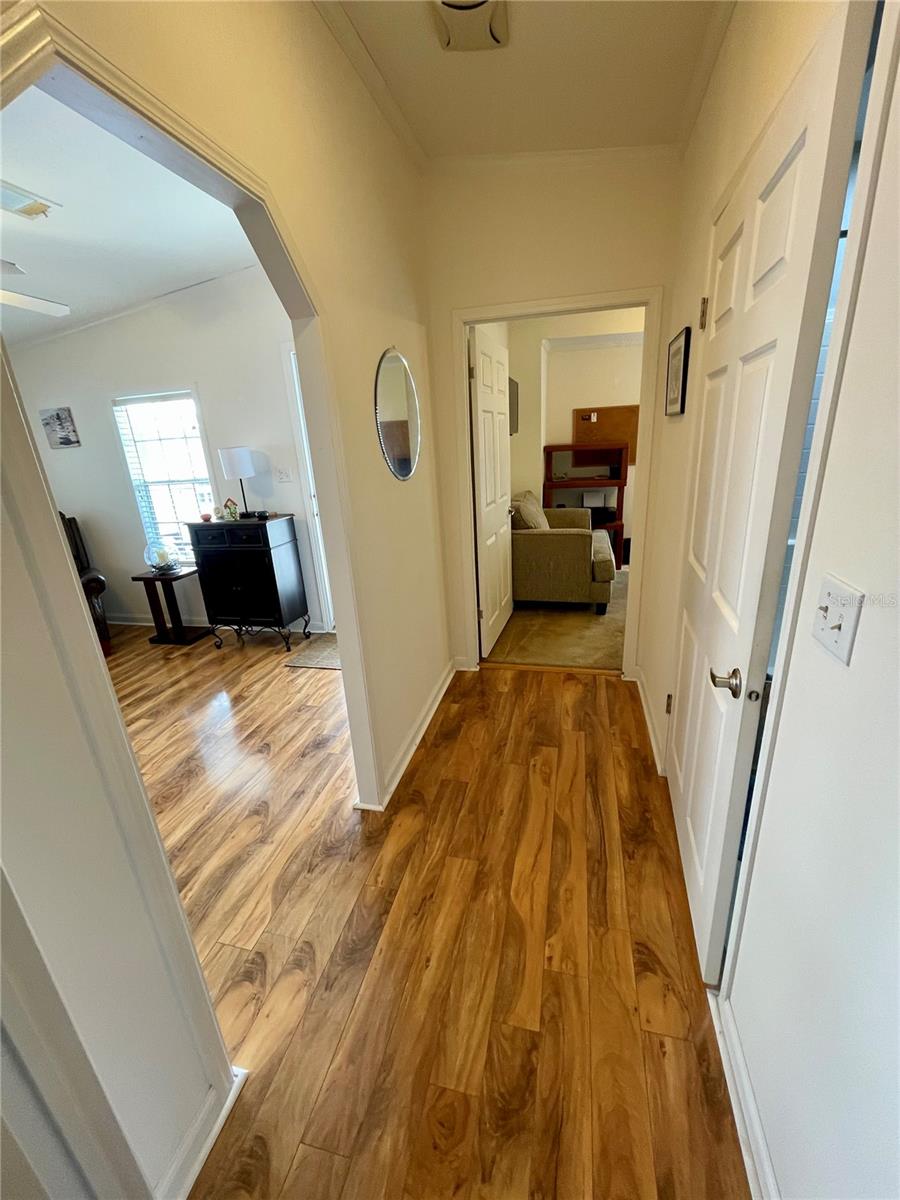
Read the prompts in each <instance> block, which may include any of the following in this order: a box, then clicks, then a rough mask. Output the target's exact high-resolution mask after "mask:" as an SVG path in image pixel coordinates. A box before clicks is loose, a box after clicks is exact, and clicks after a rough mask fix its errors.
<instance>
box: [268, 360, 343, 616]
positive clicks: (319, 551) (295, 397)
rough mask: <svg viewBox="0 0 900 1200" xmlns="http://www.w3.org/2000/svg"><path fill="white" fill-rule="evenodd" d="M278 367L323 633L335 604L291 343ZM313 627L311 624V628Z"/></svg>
mask: <svg viewBox="0 0 900 1200" xmlns="http://www.w3.org/2000/svg"><path fill="white" fill-rule="evenodd" d="M281 366H282V369H283V371H284V379H285V386H286V388H287V393H288V409H289V410H290V414H291V432H292V433H293V435H294V451H295V453H296V455H297V465H298V470H299V477H300V478H299V482H300V489H301V491H302V492H303V511H304V515H305V517H306V528H307V536H308V538H309V549H310V553H311V555H312V561H313V574H314V575H315V581H316V591H317V592H318V597H319V611H320V613H321V615H322V620H321V626H322V631H324V630H329V631H330V630H333V629H334V605H333V604H332V601H331V584H330V583H329V581H328V561H327V558H326V555H325V539H324V536H323V534H322V519H321V516H320V515H319V510H318V507H317V497H316V485H315V471H314V469H313V465H312V452H311V450H310V448H309V431H308V430H307V428H306V413H305V412H304V409H303V391H302V389H301V387H300V367H299V364H298V362H297V351H296V349H295V348H294V344H293V342H282V343H281ZM312 628H313V625H312V624H311V625H310V629H312ZM317 632H318V631H317Z"/></svg>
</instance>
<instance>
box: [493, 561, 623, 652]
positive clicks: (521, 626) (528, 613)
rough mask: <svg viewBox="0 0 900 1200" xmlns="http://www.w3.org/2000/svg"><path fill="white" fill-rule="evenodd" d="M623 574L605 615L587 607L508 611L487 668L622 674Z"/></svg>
mask: <svg viewBox="0 0 900 1200" xmlns="http://www.w3.org/2000/svg"><path fill="white" fill-rule="evenodd" d="M627 599H628V572H627V571H619V572H618V574H617V575H616V581H615V583H614V584H613V588H612V597H611V599H610V602H609V605H608V607H607V610H606V615H605V616H603V617H600V616H598V615H597V614H596V613H595V612H594V606H593V605H592V604H591V605H587V604H541V605H536V604H535V605H527V606H523V607H521V608H516V609H514V610H513V615H512V616H511V617H510V619H509V621H508V622H507V625H506V628H505V629H504V630H503V632H502V633H501V634H500V636H499V638H498V639H497V642H496V644H495V646H494V648H493V650H492V651H491V652H490V654H489V655H488V662H508V663H520V664H526V665H531V666H541V667H595V668H602V669H605V670H612V671H621V669H622V646H623V643H624V641H625V602H626V600H627Z"/></svg>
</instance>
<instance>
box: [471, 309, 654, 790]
mask: <svg viewBox="0 0 900 1200" xmlns="http://www.w3.org/2000/svg"><path fill="white" fill-rule="evenodd" d="M662 304H663V288H662V287H661V286H655V287H645V288H633V289H627V290H624V291H617V292H595V293H592V294H589V295H582V296H563V297H552V298H548V299H544V300H522V301H513V302H511V303H508V304H492V305H484V306H479V307H476V308H458V309H454V311H453V370H454V387H455V390H456V395H457V397H458V403H459V404H461V405H463V406H464V407H463V409H462V411H463V412H464V413H465V414H466V415H465V425H464V429H465V438H466V443H465V450H464V455H463V461H465V463H466V464H471V462H472V453H473V443H472V420H471V402H470V398H469V350H468V341H469V337H468V333H469V329H470V328H471V327H472V326H473V325H487V324H494V323H495V322H498V321H513V320H521V319H523V318H528V317H564V316H570V315H574V314H576V313H585V312H598V311H602V310H603V309H616V308H643V309H644V342H643V354H642V358H641V398H640V418H639V426H638V444H637V457H638V458H639V459H640V460H641V462H642V463H646V464H647V466H646V467H642V469H641V471H640V474H639V475H638V482H637V487H636V489H635V499H634V505H633V508H632V512H633V514H634V516H633V534H632V539H631V561H630V564H629V573H628V603H627V607H626V612H625V646H624V650H623V655H622V672H623V675H624V676H625V678H626V679H633V680H635V681H636V682H637V684H638V687H639V688H640V689H641V692H642V694H643V689H644V685H643V682H642V674H641V670H640V666H639V663H638V635H639V631H640V611H641V587H642V582H643V565H644V544H645V541H646V528H647V507H648V501H649V496H650V486H649V485H650V471H651V470H652V465H653V464H652V459H651V456H652V451H653V427H654V422H655V419H656V411H655V410H656V396H657V395H658V391H657V385H658V374H659V339H660V331H661V328H662ZM465 474H466V478H465V484H464V489H465V490H464V493H463V505H462V510H461V511H462V513H463V538H464V541H465V579H464V588H465V595H466V597H467V602H466V623H465V635H466V648H465V652H464V654H463V655H462V656H460V658H459V659H458V660H457V662H456V666H457V667H458V668H460V669H461V670H470V671H473V670H477V669H478V663H479V647H480V638H479V628H478V574H477V566H476V558H475V485H474V479H473V477H472V473H471V471H470V470H468V469H467V470H466V472H465ZM656 750H657V748H656V747H654V751H655V752H656ZM656 758H657V766H660V763H661V759H660V755H659V753H657V754H656Z"/></svg>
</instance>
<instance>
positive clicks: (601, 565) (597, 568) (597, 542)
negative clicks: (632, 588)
mask: <svg viewBox="0 0 900 1200" xmlns="http://www.w3.org/2000/svg"><path fill="white" fill-rule="evenodd" d="M591 541H592V542H593V546H592V548H591V558H592V560H593V576H594V582H595V583H612V581H613V580H614V579H615V577H616V560H615V558H614V557H613V552H612V545H611V544H610V540H609V534H608V533H607V532H606V530H605V529H595V530H594V532H593V534H592V535H591Z"/></svg>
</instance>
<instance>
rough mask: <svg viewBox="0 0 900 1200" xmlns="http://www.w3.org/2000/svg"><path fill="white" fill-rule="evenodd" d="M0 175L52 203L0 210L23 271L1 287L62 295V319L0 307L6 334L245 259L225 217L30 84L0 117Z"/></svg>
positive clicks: (52, 329) (3, 242)
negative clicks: (30, 215) (42, 210)
mask: <svg viewBox="0 0 900 1200" xmlns="http://www.w3.org/2000/svg"><path fill="white" fill-rule="evenodd" d="M0 139H2V152H3V158H2V176H3V179H5V180H6V181H7V182H8V183H13V184H16V185H17V186H18V187H21V188H24V189H25V190H26V191H29V192H36V193H38V194H39V195H41V196H45V197H48V198H49V199H51V200H55V201H56V202H57V203H58V204H59V205H60V206H61V207H59V208H54V209H53V210H51V213H50V215H49V216H48V217H38V218H36V219H35V220H33V221H28V220H26V219H25V218H24V217H19V216H16V215H15V214H12V213H7V212H0V257H2V258H5V259H11V260H12V261H13V262H16V263H18V265H19V266H20V267H22V268H23V269H24V270H25V272H26V274H25V275H14V276H4V277H3V279H2V287H3V288H5V289H6V290H8V291H15V292H22V293H27V294H28V295H32V296H39V297H41V298H42V299H45V300H57V301H61V302H62V303H63V304H68V305H69V306H70V308H71V310H72V312H71V315H70V316H68V317H61V318H57V317H50V316H43V315H41V314H38V313H29V312H24V311H22V310H20V309H16V308H12V307H10V306H8V305H3V306H2V310H0V323H2V332H3V336H4V338H5V339H6V341H7V342H8V343H10V344H16V343H21V342H26V341H34V340H36V339H39V338H43V337H47V336H52V335H54V334H58V333H62V332H64V331H66V330H70V329H74V328H77V327H79V326H81V325H86V324H90V323H91V322H93V321H97V320H99V319H101V318H103V317H108V316H111V315H113V314H114V313H118V312H123V311H125V310H126V309H129V308H133V307H135V306H136V305H139V304H143V303H146V302H147V301H149V300H153V299H155V298H156V297H158V296H163V295H166V294H167V293H168V292H173V291H178V290H180V289H181V288H185V287H190V286H192V285H193V284H196V283H201V282H202V281H204V280H207V279H214V278H217V277H218V276H220V275H227V274H229V273H230V272H232V271H237V270H240V269H242V268H243V267H247V266H250V265H251V264H252V263H254V262H255V261H256V260H255V257H254V254H253V251H252V249H251V247H250V244H249V242H248V241H247V239H246V238H245V237H244V233H243V231H242V230H241V227H240V225H239V224H238V222H237V219H236V218H235V216H234V214H233V213H232V212H231V210H230V209H228V208H226V207H225V205H223V204H220V203H219V202H218V201H217V200H213V199H212V198H211V197H210V196H207V195H206V194H205V193H204V192H201V191H200V190H199V189H198V188H195V187H193V185H191V184H189V183H185V181H184V180H183V179H180V178H179V177H178V176H177V175H173V174H172V173H171V172H170V171H167V170H166V168H165V167H162V166H160V165H159V164H158V163H155V162H152V161H151V160H150V159H149V158H146V157H145V156H144V155H143V154H141V153H140V151H138V150H135V149H133V148H132V147H131V146H127V145H125V143H124V142H120V141H119V140H118V138H116V137H114V136H113V135H112V134H110V133H107V132H106V131H105V130H103V129H100V128H99V127H98V126H96V125H93V124H92V123H91V122H90V121H88V120H86V118H84V117H82V116H80V115H79V114H78V113H75V112H73V111H72V110H71V109H69V108H66V107H65V105H63V104H60V103H59V101H57V100H54V99H53V98H52V97H51V96H47V95H45V94H44V93H43V92H40V91H38V90H37V89H36V88H29V89H28V90H27V91H26V92H24V93H23V94H22V95H21V96H20V97H19V98H18V99H16V100H14V101H13V102H12V104H10V105H8V106H7V107H6V108H5V109H4V110H3V113H2V117H0Z"/></svg>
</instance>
